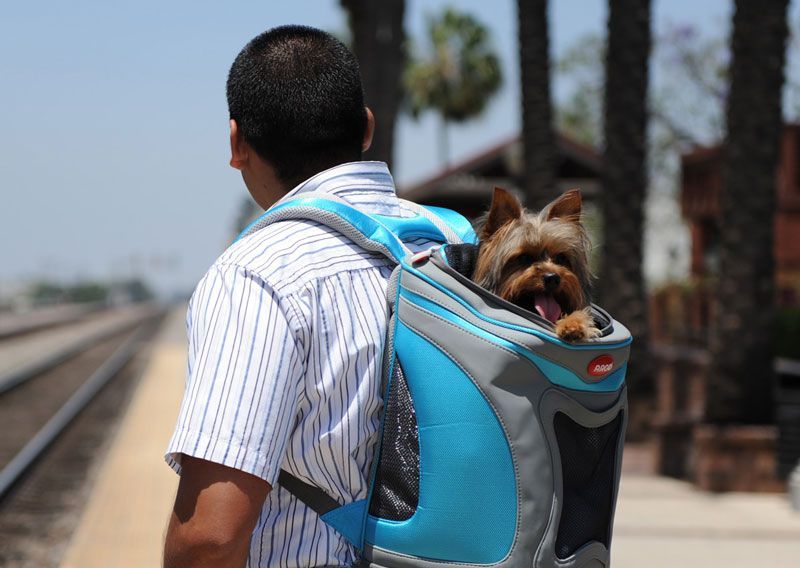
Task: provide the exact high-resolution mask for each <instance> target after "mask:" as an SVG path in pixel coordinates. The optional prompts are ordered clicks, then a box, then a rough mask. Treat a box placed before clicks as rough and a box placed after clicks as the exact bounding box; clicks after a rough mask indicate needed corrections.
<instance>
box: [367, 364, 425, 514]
mask: <svg viewBox="0 0 800 568" xmlns="http://www.w3.org/2000/svg"><path fill="white" fill-rule="evenodd" d="M418 503H419V433H418V431H417V415H416V413H415V411H414V403H413V402H412V400H411V393H410V392H409V390H408V383H407V382H406V378H405V375H404V374H403V369H402V368H401V367H400V362H399V361H397V362H396V363H395V366H394V372H393V374H392V380H391V384H390V386H389V396H388V398H387V400H386V403H385V415H384V419H383V438H382V440H381V449H380V456H379V461H378V469H377V472H376V477H375V486H374V489H373V493H372V500H371V502H370V506H369V514H370V515H373V516H375V517H379V518H381V519H387V520H390V521H405V520H408V519H410V518H411V517H412V516H413V515H414V512H415V511H416V510H417V504H418Z"/></svg>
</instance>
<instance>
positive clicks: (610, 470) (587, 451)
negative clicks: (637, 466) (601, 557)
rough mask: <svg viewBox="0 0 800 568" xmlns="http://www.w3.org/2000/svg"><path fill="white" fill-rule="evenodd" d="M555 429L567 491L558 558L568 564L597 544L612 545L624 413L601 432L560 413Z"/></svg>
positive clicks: (556, 417)
mask: <svg viewBox="0 0 800 568" xmlns="http://www.w3.org/2000/svg"><path fill="white" fill-rule="evenodd" d="M553 426H554V429H555V433H556V440H557V441H558V450H559V453H560V454H561V472H562V473H561V475H562V478H563V485H564V496H563V500H562V506H561V520H560V521H559V524H558V536H557V537H556V554H557V556H558V557H559V558H562V559H563V558H567V557H568V556H570V555H572V554H573V553H574V552H575V551H576V550H578V549H579V548H580V547H581V546H583V545H584V544H587V543H589V542H591V541H598V542H600V543H602V544H604V545H605V546H606V547H608V545H609V542H608V541H609V536H610V532H611V531H610V522H611V512H612V507H613V500H614V488H615V486H616V482H615V475H616V458H617V443H618V442H619V436H620V431H621V427H622V412H620V413H619V414H617V417H616V418H615V419H614V420H612V421H611V422H609V423H607V424H604V425H603V426H599V427H597V428H585V427H583V426H581V425H580V424H578V423H577V422H574V421H573V420H572V419H571V418H569V417H568V416H567V415H566V414H564V413H563V412H558V413H556V415H555V418H554V420H553Z"/></svg>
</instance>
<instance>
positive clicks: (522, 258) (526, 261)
mask: <svg viewBox="0 0 800 568" xmlns="http://www.w3.org/2000/svg"><path fill="white" fill-rule="evenodd" d="M514 262H515V263H516V264H518V265H520V266H530V265H531V264H533V263H534V262H536V257H535V256H533V255H532V254H530V253H528V252H523V253H522V254H518V255H517V256H515V257H514Z"/></svg>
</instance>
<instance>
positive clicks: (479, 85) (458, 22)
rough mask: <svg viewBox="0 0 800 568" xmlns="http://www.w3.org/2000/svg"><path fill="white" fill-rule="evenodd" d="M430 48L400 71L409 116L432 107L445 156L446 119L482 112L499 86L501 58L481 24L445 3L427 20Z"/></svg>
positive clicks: (445, 156) (444, 158)
mask: <svg viewBox="0 0 800 568" xmlns="http://www.w3.org/2000/svg"><path fill="white" fill-rule="evenodd" d="M428 41H429V42H430V46H429V48H430V51H429V53H428V54H427V55H426V56H424V57H422V58H420V59H417V60H416V61H413V62H412V63H411V64H410V65H409V68H408V71H407V72H406V75H405V85H406V91H407V96H408V102H409V106H410V110H411V114H412V116H414V117H415V118H416V117H418V116H419V115H420V113H422V112H423V111H425V110H429V109H432V110H436V111H437V112H439V114H441V116H442V123H443V124H442V129H441V131H440V132H441V138H440V141H439V142H440V152H441V158H442V162H443V163H445V164H446V163H447V162H448V160H449V153H450V151H449V145H448V132H447V128H448V124H449V123H450V122H464V121H465V120H468V119H470V118H472V117H474V116H477V115H479V114H480V113H481V112H483V109H484V108H485V107H486V104H487V103H488V102H489V99H490V98H491V97H492V95H494V94H495V93H496V92H497V90H498V89H499V88H500V84H501V82H502V74H501V71H500V61H499V59H498V58H497V56H496V55H495V54H494V52H493V51H492V50H491V47H490V44H489V32H488V31H487V29H486V27H485V26H484V25H483V24H481V23H480V22H478V21H477V20H476V19H475V18H473V17H472V16H470V15H469V14H464V13H460V12H456V11H455V10H453V9H451V8H448V9H446V10H445V11H444V12H443V13H442V15H441V16H440V17H438V18H429V20H428Z"/></svg>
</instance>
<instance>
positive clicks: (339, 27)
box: [0, 0, 800, 568]
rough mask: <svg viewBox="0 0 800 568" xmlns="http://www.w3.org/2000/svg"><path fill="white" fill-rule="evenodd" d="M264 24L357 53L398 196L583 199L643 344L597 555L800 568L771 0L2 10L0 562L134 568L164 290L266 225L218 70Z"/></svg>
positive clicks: (147, 486)
mask: <svg viewBox="0 0 800 568" xmlns="http://www.w3.org/2000/svg"><path fill="white" fill-rule="evenodd" d="M287 23H299V24H306V25H311V26H315V27H319V28H322V29H325V30H327V31H330V32H332V33H333V34H335V35H337V36H338V37H340V38H341V39H342V40H343V41H345V42H346V43H348V45H350V46H351V47H352V49H353V50H354V52H355V54H356V56H357V58H358V59H359V62H360V65H361V71H362V76H363V83H364V88H365V95H366V102H367V105H368V106H370V108H372V110H373V112H374V113H375V116H376V120H377V127H376V137H375V141H374V143H373V147H372V148H371V149H370V151H369V152H368V153H367V154H366V155H365V159H372V160H383V161H386V162H388V163H389V164H390V168H391V170H392V172H393V174H394V177H395V181H396V183H397V186H398V192H399V193H400V194H401V195H402V196H404V197H406V198H409V199H413V200H415V201H418V202H420V203H425V204H432V205H443V206H446V207H451V208H454V209H457V210H459V211H461V212H462V213H464V214H466V215H467V216H470V217H475V216H477V215H478V214H480V213H481V212H482V211H484V210H485V209H486V208H487V206H488V204H489V200H490V198H491V190H492V188H493V186H495V185H499V186H502V187H505V188H509V189H512V190H514V191H516V192H517V193H518V194H519V195H520V197H521V198H523V200H524V201H525V202H526V204H527V205H528V206H529V207H531V208H534V209H538V208H540V207H542V206H543V205H544V204H545V203H547V202H549V201H550V200H551V199H553V198H554V197H555V196H557V195H558V194H559V193H560V192H561V191H563V190H565V189H568V188H572V187H579V188H581V190H582V192H583V196H584V200H585V219H584V220H585V223H586V224H587V226H588V227H589V229H590V232H591V235H592V241H593V243H594V251H593V255H592V263H593V268H594V270H595V272H596V273H597V276H598V278H597V285H596V290H595V301H596V302H597V303H599V304H601V305H602V306H604V307H605V308H606V309H608V310H609V311H610V312H611V313H612V314H613V315H614V316H615V317H616V318H617V319H619V320H620V321H622V322H623V323H625V324H626V325H627V326H628V327H629V328H630V329H631V331H632V332H633V334H634V336H635V338H636V341H635V342H634V344H633V348H632V359H631V365H630V368H629V388H630V397H631V417H630V424H629V443H628V444H627V446H626V458H625V464H624V470H625V471H624V477H623V481H622V489H621V496H620V501H619V507H618V515H617V521H616V529H615V544H614V548H613V549H612V554H613V556H612V558H615V566H620V567H623V568H624V567H640V566H641V567H644V566H647V567H654V566H726V567H731V566H772V567H777V566H800V512H798V511H795V510H793V508H792V502H793V499H794V504H795V508H796V509H800V469H798V462H799V461H800V43H798V42H800V5H798V3H797V2H789V0H771V1H770V2H757V1H755V0H703V1H702V2H698V1H696V0H694V1H690V0H653V1H651V0H558V1H555V0H551V1H550V2H548V1H547V0H518V1H516V2H515V1H513V0H504V1H500V2H485V1H483V2H482V1H479V0H441V1H440V0H416V1H415V0H383V1H381V2H375V1H372V2H370V1H369V0H309V1H307V2H292V3H288V2H279V3H267V2H263V1H262V2H254V1H240V2H227V3H219V2H206V1H195V2H186V1H175V2H169V3H163V2H151V1H143V2H137V3H117V2H100V1H91V0H81V1H77V2H70V3H63V2H44V3H16V4H14V5H9V6H6V7H5V8H4V10H3V18H2V20H0V76H2V88H0V188H2V201H1V202H0V243H1V244H0V246H2V261H3V262H2V268H1V269H0V432H3V434H2V435H0V467H2V468H3V469H2V472H0V565H3V566H6V565H8V566H58V565H63V566H89V565H97V566H108V565H130V566H147V565H158V564H159V551H160V543H161V533H162V531H163V527H164V522H165V520H166V515H167V512H168V510H169V506H170V505H171V499H172V495H173V494H174V487H175V483H176V478H175V476H174V475H172V474H171V472H170V471H169V470H168V468H167V467H166V465H164V464H163V463H162V462H161V455H162V452H163V449H164V447H165V445H166V442H167V440H168V437H169V434H170V432H171V428H172V426H173V424H174V419H175V414H176V410H177V404H178V402H179V400H180V396H181V390H182V386H183V378H184V368H183V366H184V363H185V345H184V342H185V339H184V337H183V333H184V332H183V329H182V317H183V313H184V312H185V304H184V303H183V302H184V301H185V300H186V299H187V298H188V296H189V294H190V293H191V291H192V289H193V287H194V285H195V283H196V282H197V281H198V280H199V278H200V277H201V276H202V274H203V273H204V272H205V270H206V269H207V268H208V267H209V266H210V264H211V263H212V262H213V260H214V259H215V258H216V257H217V256H218V255H219V254H220V253H221V252H222V251H223V250H224V249H225V247H226V246H227V245H228V244H229V243H230V242H231V240H232V238H233V237H234V236H235V235H236V234H237V233H238V231H240V230H241V229H242V228H243V227H244V226H245V225H246V224H247V223H248V222H249V221H250V220H251V219H252V218H253V217H254V216H256V215H257V214H258V213H259V212H260V211H259V210H258V208H257V206H256V205H255V204H254V203H253V202H252V201H251V200H250V198H249V196H248V194H247V191H246V189H245V187H244V184H243V183H242V181H241V178H240V176H239V174H238V172H236V171H235V170H233V169H231V168H230V167H229V166H228V158H229V150H228V116H227V106H226V101H225V79H226V76H227V72H228V69H229V67H230V64H231V63H232V61H233V59H234V57H235V56H236V54H237V53H238V52H239V50H240V49H241V48H242V47H243V45H244V44H245V43H246V42H247V41H248V40H249V39H250V38H252V37H253V36H255V35H257V34H258V33H260V32H262V31H264V30H265V29H267V28H270V27H273V26H276V25H281V24H287ZM793 471H795V474H794V476H793V475H792V472H793ZM121 488H127V489H121ZM120 503H124V506H123V507H120V506H119V504H120ZM120 558H122V559H123V560H120ZM120 562H122V564H120Z"/></svg>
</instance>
